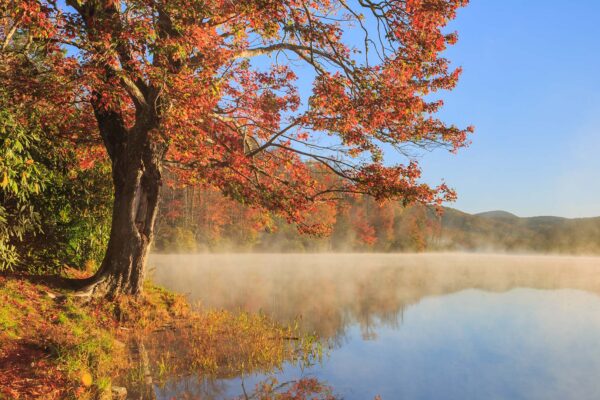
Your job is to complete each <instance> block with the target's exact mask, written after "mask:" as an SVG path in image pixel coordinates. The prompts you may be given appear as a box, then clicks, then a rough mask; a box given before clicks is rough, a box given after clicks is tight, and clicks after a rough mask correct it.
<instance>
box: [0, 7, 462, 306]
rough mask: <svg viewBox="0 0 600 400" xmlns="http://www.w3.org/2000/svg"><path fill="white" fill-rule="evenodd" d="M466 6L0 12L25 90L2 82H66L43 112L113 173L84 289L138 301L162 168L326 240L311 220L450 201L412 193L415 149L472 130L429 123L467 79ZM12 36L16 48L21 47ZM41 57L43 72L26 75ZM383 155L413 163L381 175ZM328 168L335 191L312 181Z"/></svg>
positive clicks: (441, 190)
mask: <svg viewBox="0 0 600 400" xmlns="http://www.w3.org/2000/svg"><path fill="white" fill-rule="evenodd" d="M464 4H466V0H400V1H375V0H356V1H354V0H353V1H348V0H317V1H303V0H277V1H274V0H272V1H270V0H267V1H265V0H257V1H253V0H251V1H240V2H238V1H230V0H203V1H199V0H169V1H166V0H164V1H163V0H154V1H149V0H88V1H86V0H67V2H66V6H65V5H64V4H63V3H62V2H55V1H53V0H47V1H42V0H20V1H13V2H8V3H3V4H2V6H1V7H2V9H1V15H2V27H1V28H0V35H1V36H0V42H1V43H2V44H0V45H1V46H2V57H3V62H4V60H11V61H10V64H9V63H7V64H6V65H9V68H10V71H9V72H11V71H12V73H13V77H16V78H17V79H16V81H11V80H10V79H3V81H2V82H1V84H2V85H3V86H6V87H8V88H9V89H8V90H9V91H10V92H11V93H12V94H13V95H14V97H15V98H19V97H20V96H24V97H26V98H29V97H31V96H33V94H32V93H35V90H38V89H39V90H42V89H43V91H46V92H48V91H49V89H50V87H51V83H47V84H46V83H45V82H44V79H43V76H44V74H46V73H49V72H52V73H53V74H55V75H57V76H59V77H60V79H58V80H57V82H61V83H62V85H61V86H60V87H59V88H58V89H56V90H55V92H53V93H51V94H50V95H49V97H48V98H45V99H44V101H46V102H49V103H51V105H52V107H58V105H59V104H60V107H61V110H62V113H63V114H65V113H66V114H69V115H73V114H76V115H81V118H78V119H77V120H76V122H77V123H76V124H75V123H72V124H71V125H69V124H64V123H63V124H62V125H61V132H62V134H63V135H65V136H66V137H69V138H70V139H71V140H73V141H74V142H75V143H77V144H79V145H80V146H81V145H82V144H84V145H86V146H87V147H84V148H87V149H90V148H93V146H94V141H101V143H102V144H103V146H104V148H105V149H106V153H107V154H108V157H109V158H110V161H111V164H112V180H113V186H114V205H113V213H112V226H111V234H110V238H109V242H108V248H107V251H106V255H105V257H104V260H103V262H102V265H101V267H100V268H99V270H98V271H97V273H96V274H95V275H94V276H93V277H92V278H90V279H88V280H86V281H84V282H82V284H84V285H85V286H86V287H89V288H90V289H94V290H96V291H98V292H99V293H105V294H107V295H109V296H115V295H118V294H119V293H129V294H138V293H140V291H141V288H142V281H143V278H144V271H145V259H146V255H147V252H148V247H149V245H150V243H151V242H152V238H153V227H154V222H155V218H156V210H157V204H158V197H159V188H160V185H161V181H162V175H161V168H162V167H163V165H168V166H169V167H170V168H171V169H172V170H173V171H175V172H176V173H177V174H178V176H179V179H180V180H183V181H185V182H187V183H190V184H200V185H210V186H215V187H217V188H219V189H220V190H221V191H222V192H223V193H224V194H226V195H227V196H229V197H231V198H233V199H236V200H239V201H243V202H244V203H246V204H252V205H255V206H258V207H262V208H264V209H269V210H275V211H277V212H278V213H279V214H280V215H282V216H283V217H284V218H285V219H286V220H287V221H289V222H295V223H296V224H297V225H298V226H299V228H300V229H301V230H302V231H303V232H308V233H319V232H323V231H324V230H325V229H326V228H325V227H324V226H323V224H319V223H310V222H307V220H306V217H307V216H309V215H310V214H311V212H312V211H313V210H314V209H315V207H318V205H319V204H320V203H323V202H325V203H327V202H332V201H335V200H336V199H337V198H339V197H340V195H341V194H344V193H353V194H365V195H371V196H374V197H375V198H376V199H378V200H381V199H384V198H390V197H391V198H400V199H401V200H402V201H403V202H404V203H405V204H408V203H411V202H421V203H436V202H437V203H439V202H441V201H443V200H447V199H451V198H453V196H454V194H453V192H452V191H451V190H449V189H448V188H447V187H446V186H445V185H443V184H442V185H440V186H439V187H437V188H430V187H429V186H427V185H425V184H422V183H419V181H418V179H419V176H420V170H419V167H418V164H417V163H416V162H415V161H414V160H411V157H410V156H411V154H412V150H411V149H412V148H413V147H415V146H417V147H431V146H444V147H448V148H450V149H452V150H457V149H458V148H460V147H462V146H464V145H465V141H466V135H467V133H468V131H470V128H467V129H460V128H457V127H454V126H447V125H445V124H444V123H443V122H441V121H440V120H438V119H437V118H435V116H434V114H435V112H436V111H437V110H438V109H439V108H440V107H441V105H442V103H441V101H434V100H429V99H431V96H429V95H430V94H431V93H432V92H435V91H437V90H440V89H451V88H452V87H453V86H454V85H455V83H456V81H457V78H458V75H459V70H458V69H457V70H451V69H450V68H449V63H448V61H447V60H446V59H444V58H443V57H440V53H441V52H442V51H443V50H444V49H445V48H446V46H447V45H448V44H452V43H454V42H455V40H456V35H455V34H453V33H446V32H443V28H444V27H445V25H446V24H447V23H448V21H449V20H450V19H452V18H453V17H454V16H455V11H456V9H457V8H458V7H460V6H462V5H464ZM17 34H18V35H17ZM357 35H360V39H359V40H356V37H357ZM17 36H18V37H22V38H24V40H21V41H20V42H19V43H15V38H16V37H17ZM32 48H35V49H36V52H37V53H39V54H43V56H44V62H43V63H42V65H39V66H38V65H35V66H34V68H29V69H28V70H33V72H30V73H28V74H24V75H23V76H21V75H22V74H21V69H23V68H25V66H26V65H30V64H31V58H30V54H31V49H32ZM300 73H301V74H302V75H301V79H299V74H300ZM5 75H6V76H10V75H11V74H10V73H8V74H5ZM4 78H6V77H4ZM309 82H311V84H309ZM300 86H302V87H303V88H310V93H309V94H307V95H306V96H304V95H302V93H301V91H300V90H299V87H300ZM36 95H39V93H37V94H36ZM57 97H59V98H57ZM384 149H395V150H397V151H398V152H400V153H401V154H403V155H405V156H406V159H407V162H406V163H405V164H397V165H389V164H384V162H383V159H384ZM83 156H84V158H83V161H84V162H88V161H91V160H93V159H94V158H95V157H98V155H97V153H96V152H93V151H85V152H84V154H83ZM307 161H310V162H307ZM325 171H327V173H333V174H335V175H336V176H337V178H339V179H335V180H323V179H316V177H317V176H318V175H319V174H322V173H324V172H325Z"/></svg>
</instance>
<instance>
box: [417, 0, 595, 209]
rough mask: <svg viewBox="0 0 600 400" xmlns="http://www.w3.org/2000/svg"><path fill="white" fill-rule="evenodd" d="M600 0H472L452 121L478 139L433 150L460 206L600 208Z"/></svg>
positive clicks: (456, 52) (449, 111) (426, 163)
mask: <svg viewBox="0 0 600 400" xmlns="http://www.w3.org/2000/svg"><path fill="white" fill-rule="evenodd" d="M599 18H600V1H598V0H574V1H559V0H471V4H470V5H469V6H468V7H467V8H465V9H462V10H461V11H460V12H459V15H458V18H457V19H456V21H454V22H453V24H452V28H453V29H456V30H458V32H459V37H460V40H459V42H458V44H457V45H456V46H454V47H453V48H452V49H451V50H449V51H448V52H447V55H448V57H449V58H450V59H451V60H452V61H453V63H454V64H456V65H462V66H463V69H464V73H463V75H462V79H461V82H460V83H459V85H458V87H457V88H456V90H454V91H453V92H451V93H448V94H445V95H444V99H445V101H446V107H445V109H444V111H443V113H442V116H443V119H444V120H446V121H447V122H452V123H456V124H458V125H461V126H464V125H466V124H473V125H475V127H476V133H475V135H473V137H472V145H471V147H469V148H467V149H464V150H462V151H461V152H460V153H459V154H457V155H451V154H447V153H445V152H444V151H441V152H440V151H437V152H434V153H431V154H426V155H424V156H423V158H422V160H421V162H422V165H423V167H424V172H425V177H426V180H427V181H429V182H432V183H435V182H438V181H439V180H440V179H441V178H444V179H445V180H446V182H447V183H448V184H449V185H450V186H452V187H454V188H455V189H456V190H457V192H458V195H459V199H458V201H457V202H455V203H453V204H451V206H452V207H455V208H458V209H461V210H464V211H467V212H480V211H486V210H495V209H502V210H506V211H510V212H513V213H515V214H517V215H520V216H534V215H558V216H566V217H583V216H600V19H599Z"/></svg>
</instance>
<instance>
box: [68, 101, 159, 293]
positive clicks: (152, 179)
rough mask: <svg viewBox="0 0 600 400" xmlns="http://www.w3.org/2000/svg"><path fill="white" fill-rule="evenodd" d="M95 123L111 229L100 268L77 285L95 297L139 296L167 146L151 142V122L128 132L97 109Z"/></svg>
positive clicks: (140, 120) (142, 122) (143, 118)
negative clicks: (106, 167) (108, 173)
mask: <svg viewBox="0 0 600 400" xmlns="http://www.w3.org/2000/svg"><path fill="white" fill-rule="evenodd" d="M96 118H97V120H98V125H99V128H100V133H101V135H102V138H103V140H104V143H105V147H106V149H107V151H108V154H109V156H110V158H111V161H112V177H113V186H114V203H113V212H112V224H111V231H110V237H109V241H108V246H107V250H106V254H105V256H104V259H103V261H102V264H101V266H100V268H99V269H98V271H97V272H96V273H95V274H94V275H93V276H92V277H90V278H88V279H85V280H82V281H80V282H79V284H78V285H77V286H78V288H79V289H80V290H81V291H83V292H90V294H92V295H94V296H96V295H99V296H106V297H109V298H115V297H117V296H119V295H120V294H127V295H139V294H141V293H142V289H143V283H144V278H145V273H146V258H147V255H148V252H149V249H150V245H151V243H152V240H153V236H154V223H155V220H156V213H157V211H158V201H159V193H160V187H161V184H162V174H161V161H162V157H163V155H164V152H165V151H166V145H161V144H158V143H155V142H153V140H152V137H151V136H152V135H151V132H152V130H153V129H155V127H156V125H157V123H156V122H155V120H154V119H153V118H148V117H147V116H144V115H142V116H140V115H138V123H136V125H135V126H134V127H133V128H131V129H129V130H127V129H126V128H125V125H124V123H123V121H122V119H121V118H120V116H119V115H118V114H115V113H112V112H110V111H103V110H102V109H97V110H96Z"/></svg>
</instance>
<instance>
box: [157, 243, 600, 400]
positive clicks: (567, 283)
mask: <svg viewBox="0 0 600 400" xmlns="http://www.w3.org/2000/svg"><path fill="white" fill-rule="evenodd" d="M150 264H151V265H152V266H154V271H153V278H154V280H155V281H157V282H158V283H159V284H162V285H164V286H166V287H168V288H170V289H173V290H175V291H178V292H183V293H188V294H189V297H190V299H191V300H192V301H198V302H200V303H201V304H202V305H203V306H204V307H213V308H221V309H222V308H224V309H229V310H240V309H241V310H247V311H262V312H264V313H267V314H268V315H270V316H272V317H273V318H274V319H276V320H279V321H281V322H289V321H291V320H293V319H295V318H298V317H300V318H301V319H300V321H301V327H302V329H303V330H305V331H307V332H316V333H317V334H319V335H320V337H322V338H324V339H325V340H327V343H328V346H329V351H328V352H327V355H326V356H325V357H324V358H323V360H322V362H321V363H320V364H317V365H313V366H310V367H307V368H301V367H300V366H297V365H286V366H285V367H284V368H283V370H282V371H276V372H274V373H273V374H270V375H264V374H262V375H255V374H248V375H246V376H241V377H236V378H234V379H231V378H230V379H218V378H217V379H200V378H198V377H190V378H177V379H171V380H169V382H168V383H167V385H166V386H165V387H162V388H159V387H156V388H155V391H156V395H157V398H159V399H171V398H173V397H175V398H201V399H224V398H231V397H235V396H240V395H242V394H243V391H242V382H243V383H244V386H245V388H249V387H250V388H251V387H254V386H255V385H256V384H257V383H258V382H261V381H264V380H265V379H266V378H268V377H269V376H271V375H274V376H276V377H277V378H278V380H279V381H280V382H284V381H289V380H296V379H300V378H302V377H316V378H318V379H319V380H321V381H323V382H325V383H327V384H328V385H330V386H331V387H332V388H333V390H334V393H335V394H337V395H339V396H340V397H342V398H344V399H373V398H374V397H375V396H376V395H381V397H382V399H384V400H386V399H461V400H464V399H598V398H600V258H591V257H589V258H585V257H541V256H495V255H461V254H436V255H397V254H396V255H374V254H339V255H297V254H289V255H270V254H261V255H256V254H255V255H249V254H247V255H243V254H242V255H153V256H152V257H151V260H150ZM186 396H187V397H186Z"/></svg>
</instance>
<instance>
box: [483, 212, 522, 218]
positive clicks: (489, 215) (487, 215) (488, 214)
mask: <svg viewBox="0 0 600 400" xmlns="http://www.w3.org/2000/svg"><path fill="white" fill-rule="evenodd" d="M473 215H475V216H477V217H485V218H499V219H503V218H508V219H512V218H519V217H517V216H516V215H515V214H511V213H509V212H508V211H502V210H496V211H486V212H482V213H479V214H473Z"/></svg>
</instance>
